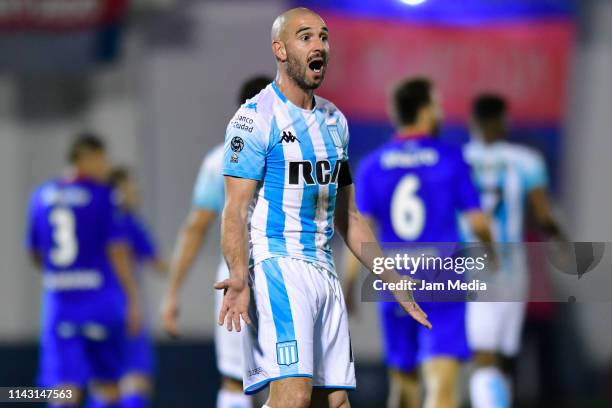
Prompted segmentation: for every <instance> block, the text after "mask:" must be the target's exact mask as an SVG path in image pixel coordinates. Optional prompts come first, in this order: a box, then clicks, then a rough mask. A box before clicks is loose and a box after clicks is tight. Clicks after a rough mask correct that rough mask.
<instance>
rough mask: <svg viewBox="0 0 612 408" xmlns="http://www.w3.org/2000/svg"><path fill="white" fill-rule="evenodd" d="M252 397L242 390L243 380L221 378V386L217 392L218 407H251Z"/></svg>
mask: <svg viewBox="0 0 612 408" xmlns="http://www.w3.org/2000/svg"><path fill="white" fill-rule="evenodd" d="M251 399H252V398H251V397H250V396H248V395H245V394H244V391H243V390H242V380H237V379H235V378H229V377H222V378H221V388H220V389H219V392H218V393H217V408H230V407H231V408H251V406H252V404H251Z"/></svg>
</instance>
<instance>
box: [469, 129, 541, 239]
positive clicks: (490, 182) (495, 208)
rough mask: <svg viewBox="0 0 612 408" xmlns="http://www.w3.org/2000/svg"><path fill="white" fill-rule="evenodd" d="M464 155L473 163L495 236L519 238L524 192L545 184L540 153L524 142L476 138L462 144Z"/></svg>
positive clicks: (524, 198)
mask: <svg viewBox="0 0 612 408" xmlns="http://www.w3.org/2000/svg"><path fill="white" fill-rule="evenodd" d="M464 155H465V159H466V161H467V162H468V163H469V164H470V165H471V166H472V169H473V173H474V180H475V182H476V185H477V187H478V188H479V190H480V194H481V203H482V208H483V209H484V210H485V211H486V212H488V213H489V214H490V215H491V217H492V224H493V225H492V227H493V228H492V230H493V231H492V232H493V237H494V239H495V240H496V241H497V242H522V241H523V221H524V213H525V207H526V199H527V195H528V194H529V192H530V191H532V190H534V189H536V188H539V187H545V186H546V185H547V174H546V167H545V165H544V161H543V159H542V157H541V156H540V154H539V153H537V152H536V151H535V150H533V149H530V148H528V147H526V146H521V145H517V144H513V143H508V142H504V141H500V142H496V143H491V144H485V143H483V142H481V141H476V140H473V141H471V142H469V143H468V144H466V145H465V147H464Z"/></svg>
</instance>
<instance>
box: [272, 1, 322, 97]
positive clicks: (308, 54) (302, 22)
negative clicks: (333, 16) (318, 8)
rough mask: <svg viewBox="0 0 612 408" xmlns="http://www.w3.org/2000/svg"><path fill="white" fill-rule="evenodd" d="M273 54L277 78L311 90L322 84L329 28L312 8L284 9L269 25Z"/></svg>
mask: <svg viewBox="0 0 612 408" xmlns="http://www.w3.org/2000/svg"><path fill="white" fill-rule="evenodd" d="M271 35H272V53H273V54H274V58H275V59H276V64H277V67H278V72H279V75H280V77H279V78H277V81H278V80H280V81H281V82H282V78H285V80H288V81H291V82H292V83H294V84H296V85H297V86H298V87H299V88H301V89H302V90H306V91H312V90H313V89H316V88H318V87H319V85H321V83H322V82H323V78H324V77H325V71H326V68H327V62H328V59H329V42H328V37H329V30H328V28H327V25H325V21H323V19H322V18H321V16H319V15H318V14H317V13H315V12H314V11H312V10H309V9H307V8H303V7H299V8H294V9H291V10H288V11H285V12H284V13H283V14H281V15H280V16H278V17H276V19H275V20H274V24H272V32H271Z"/></svg>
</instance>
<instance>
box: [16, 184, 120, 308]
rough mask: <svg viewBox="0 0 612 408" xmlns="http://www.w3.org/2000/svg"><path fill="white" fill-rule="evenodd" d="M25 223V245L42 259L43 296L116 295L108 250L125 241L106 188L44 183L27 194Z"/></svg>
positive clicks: (108, 190) (118, 210)
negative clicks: (28, 203)
mask: <svg viewBox="0 0 612 408" xmlns="http://www.w3.org/2000/svg"><path fill="white" fill-rule="evenodd" d="M28 218H29V219H28V225H29V226H28V230H27V243H26V244H27V246H28V248H29V249H30V250H31V251H33V252H36V253H37V254H39V256H40V258H41V261H42V269H43V286H44V288H45V292H46V294H47V295H51V296H52V297H57V296H60V297H65V296H69V297H74V295H76V294H79V293H81V294H89V295H91V294H93V292H97V293H100V292H104V293H114V294H117V293H121V289H120V285H119V282H118V280H117V278H116V276H115V274H114V272H113V270H112V268H111V265H110V262H109V259H108V255H107V247H108V244H109V243H111V242H113V241H117V240H121V241H125V240H126V227H125V218H124V215H123V214H122V212H121V211H120V209H119V207H118V206H117V204H116V202H115V200H114V196H113V193H112V190H111V189H110V188H109V187H108V186H106V185H103V184H99V183H96V182H94V181H91V180H85V179H76V180H52V181H49V182H47V183H44V184H43V185H42V186H41V187H39V188H38V189H36V190H35V191H34V193H33V194H32V197H31V199H30V207H29V215H28ZM58 299H59V298H58Z"/></svg>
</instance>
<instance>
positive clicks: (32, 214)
mask: <svg viewBox="0 0 612 408" xmlns="http://www.w3.org/2000/svg"><path fill="white" fill-rule="evenodd" d="M37 202H38V192H37V191H34V192H33V193H32V195H31V197H30V201H29V203H28V209H27V215H26V231H25V232H26V233H25V247H26V248H27V249H28V250H29V251H39V250H40V238H39V237H38V234H37V232H36V212H37V206H38V205H37Z"/></svg>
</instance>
